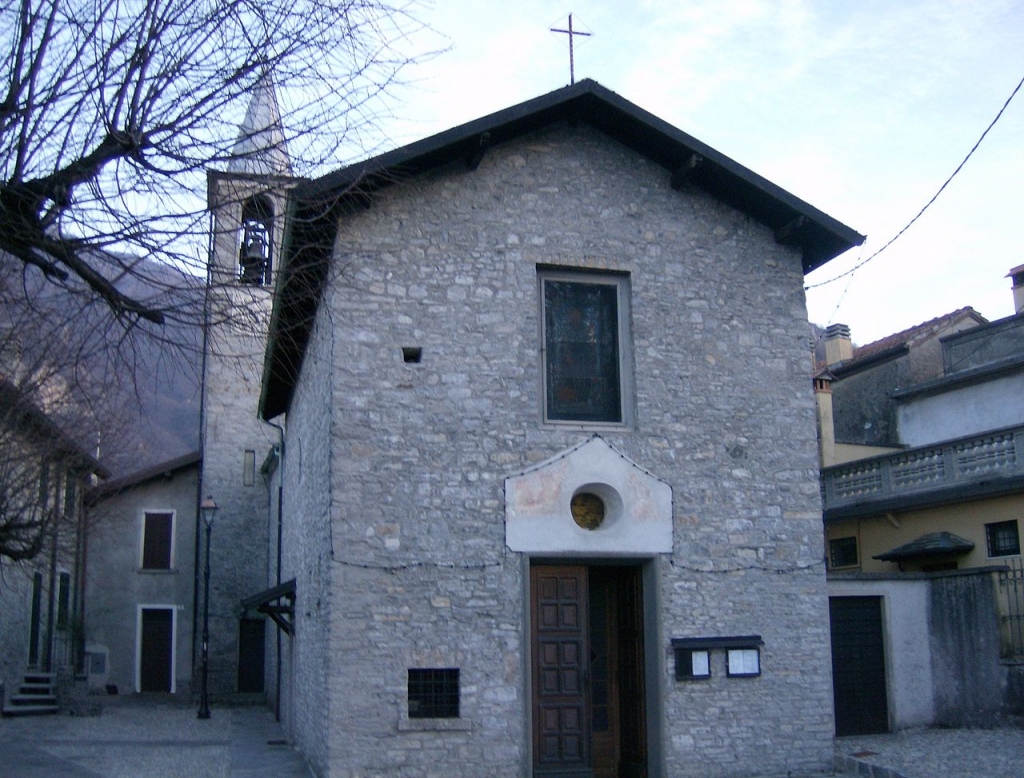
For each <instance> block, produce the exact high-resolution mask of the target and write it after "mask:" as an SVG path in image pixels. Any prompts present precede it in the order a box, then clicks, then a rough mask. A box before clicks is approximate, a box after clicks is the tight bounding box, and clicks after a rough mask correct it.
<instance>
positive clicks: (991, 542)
mask: <svg viewBox="0 0 1024 778" xmlns="http://www.w3.org/2000/svg"><path fill="white" fill-rule="evenodd" d="M1011 525H1012V526H1013V530H1014V534H1015V535H1016V536H1017V542H1016V549H1015V550H1013V551H1006V550H1003V548H1002V547H999V548H997V547H996V546H997V543H996V536H995V533H997V532H998V531H999V530H1000V529H1006V528H1009V527H1010V526H1011ZM985 546H986V551H987V552H988V556H989V559H995V558H999V557H1008V556H1020V526H1019V525H1018V524H1017V520H1016V519H1007V520H1006V521H993V522H989V523H988V524H986V525H985Z"/></svg>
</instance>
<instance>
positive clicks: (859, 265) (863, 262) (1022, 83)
mask: <svg viewBox="0 0 1024 778" xmlns="http://www.w3.org/2000/svg"><path fill="white" fill-rule="evenodd" d="M1021 86H1024V78H1021V80H1020V81H1019V82H1018V83H1017V86H1016V87H1015V88H1014V90H1013V92H1011V93H1010V96H1009V97H1007V98H1006V102H1005V103H1003V107H1002V108H1000V109H999V113H997V114H996V118H994V119H993V120H992V122H991V123H990V124H989V125H988V127H986V128H985V131H984V132H983V133H981V137H980V138H978V141H977V143H975V144H974V146H973V147H972V148H971V150H970V151H969V152H967V156H966V157H964V159H963V161H962V162H961V163H960V164H959V165H957V167H956V170H954V171H953V173H952V174H951V175H950V176H949V178H947V179H946V181H945V183H943V184H942V186H940V187H939V190H938V191H937V192H936V193H935V194H934V195H932V198H931V199H930V200H929V201H928V202H927V203H925V205H924V207H923V208H922V209H921V210H920V211H918V212H917V216H915V217H914V218H913V219H911V220H910V221H909V222H907V225H906V226H905V227H904V228H903V229H902V230H900V231H899V232H897V233H896V235H894V236H893V237H892V238H890V239H889V242H888V243H886V244H885V245H884V246H882V247H881V248H880V249H878V251H876V252H875V253H874V254H871V255H870V256H869V257H867V258H866V259H862V260H861V261H859V262H858V263H857V264H856V265H854V266H853V267H851V268H850V269H849V270H847V271H845V272H843V273H840V274H839V275H837V276H835V277H834V278H830V279H829V280H827V281H822V282H820V283H817V284H808V285H806V286H805V287H804V290H808V289H817V288H819V287H822V286H826V285H827V284H831V283H833V282H835V281H838V280H839V279H840V278H845V277H846V276H848V275H852V274H853V273H855V272H857V271H858V270H860V269H861V268H862V267H864V265H866V264H867V263H868V262H870V261H871V260H872V259H874V258H875V257H877V256H878V255H879V254H881V253H882V252H883V251H885V250H886V249H887V248H889V246H891V245H892V244H893V243H895V242H896V241H897V240H898V239H899V238H900V236H901V235H903V233H905V232H906V231H907V230H909V229H910V227H911V226H912V225H913V224H914V222H916V221H917V220H918V219H920V218H921V216H922V215H923V214H924V212H925V211H927V210H928V208H929V207H930V206H931V204H932V203H934V202H935V201H936V200H937V199H938V198H939V195H940V194H942V192H943V190H944V189H945V188H946V187H947V186H949V183H950V182H951V181H952V180H953V179H954V178H956V175H957V174H958V173H959V172H960V171H961V170H962V169H963V166H964V165H966V164H967V160H969V159H970V158H971V156H972V155H973V154H974V152H975V151H977V150H978V147H979V146H980V145H981V142H982V141H983V140H985V136H986V135H988V133H989V131H990V130H991V129H992V128H993V127H995V126H996V122H998V121H999V119H1000V118H1001V117H1002V115H1003V113H1004V112H1005V111H1006V109H1007V108H1008V107H1009V105H1010V102H1011V101H1012V100H1013V98H1014V97H1016V96H1017V92H1019V91H1020V88H1021ZM844 294H845V292H844ZM837 307H838V306H837Z"/></svg>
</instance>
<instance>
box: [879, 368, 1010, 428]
mask: <svg viewBox="0 0 1024 778" xmlns="http://www.w3.org/2000/svg"><path fill="white" fill-rule="evenodd" d="M1022 397H1024V370H1022V371H1020V372H1018V373H1016V374H1013V375H1009V376H1004V377H1002V378H997V379H995V380H992V381H987V382H985V383H983V384H972V385H968V386H963V387H960V388H956V389H952V390H950V391H947V392H943V393H941V394H935V395H926V396H921V397H916V398H911V399H908V400H904V401H903V402H901V403H900V406H899V408H898V411H897V414H898V415H897V423H898V424H899V434H900V440H901V441H902V442H903V443H905V444H906V445H908V446H927V445H930V444H932V443H937V442H939V441H943V440H951V439H953V438H962V437H965V436H967V435H973V434H975V433H978V432H986V431H988V430H997V429H1002V428H1004V427H1014V426H1017V425H1020V424H1024V402H1022V401H1021V398H1022Z"/></svg>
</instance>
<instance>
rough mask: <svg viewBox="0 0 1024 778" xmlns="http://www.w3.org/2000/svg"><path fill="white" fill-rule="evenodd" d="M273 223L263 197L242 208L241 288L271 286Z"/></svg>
mask: <svg viewBox="0 0 1024 778" xmlns="http://www.w3.org/2000/svg"><path fill="white" fill-rule="evenodd" d="M273 220H274V207H273V205H271V203H270V201H269V200H267V198H265V197H253V198H251V199H249V200H246V201H245V204H244V205H243V206H242V245H241V247H240V248H239V255H238V278H239V280H240V281H241V282H242V283H243V284H252V285H254V286H265V285H267V284H269V283H270V271H271V269H272V268H271V256H270V247H271V245H272V244H271V237H272V236H271V230H270V228H271V225H272V224H273Z"/></svg>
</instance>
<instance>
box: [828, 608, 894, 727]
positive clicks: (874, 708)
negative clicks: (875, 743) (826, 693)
mask: <svg viewBox="0 0 1024 778" xmlns="http://www.w3.org/2000/svg"><path fill="white" fill-rule="evenodd" d="M829 616H830V621H831V627H832V690H833V695H834V701H835V712H836V735H837V736H839V737H842V736H844V735H871V734H879V733H884V732H888V731H889V710H888V704H887V702H886V687H885V651H884V649H883V638H882V598H881V597H830V598H829Z"/></svg>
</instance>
